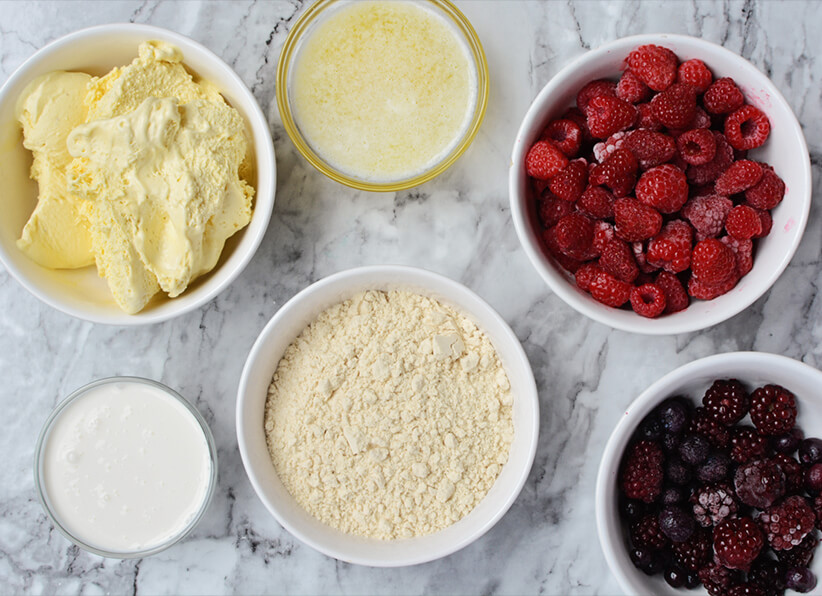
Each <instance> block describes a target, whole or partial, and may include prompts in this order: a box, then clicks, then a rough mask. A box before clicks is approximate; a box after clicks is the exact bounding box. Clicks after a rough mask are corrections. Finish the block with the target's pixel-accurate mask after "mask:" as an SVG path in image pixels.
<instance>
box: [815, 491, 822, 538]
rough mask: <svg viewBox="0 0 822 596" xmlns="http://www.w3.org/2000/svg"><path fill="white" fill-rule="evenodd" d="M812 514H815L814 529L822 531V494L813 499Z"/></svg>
mask: <svg viewBox="0 0 822 596" xmlns="http://www.w3.org/2000/svg"><path fill="white" fill-rule="evenodd" d="M813 512H814V513H815V514H816V527H817V529H820V530H822V494H820V495H816V496H815V497H814V499H813Z"/></svg>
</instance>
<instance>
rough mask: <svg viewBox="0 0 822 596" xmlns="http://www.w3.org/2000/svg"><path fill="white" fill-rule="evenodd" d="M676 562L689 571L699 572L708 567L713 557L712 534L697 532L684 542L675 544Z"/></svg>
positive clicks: (703, 531)
mask: <svg viewBox="0 0 822 596" xmlns="http://www.w3.org/2000/svg"><path fill="white" fill-rule="evenodd" d="M673 550H674V560H676V562H677V563H679V564H680V565H682V567H684V568H685V569H687V570H689V571H699V570H700V569H702V568H703V567H704V566H705V565H707V564H708V563H709V562H710V560H711V557H712V555H713V544H712V542H711V533H710V532H707V531H705V530H702V529H699V530H696V531H695V532H694V533H693V534H691V537H690V538H688V539H687V540H684V541H682V542H674V544H673Z"/></svg>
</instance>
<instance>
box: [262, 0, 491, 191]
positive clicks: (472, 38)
mask: <svg viewBox="0 0 822 596" xmlns="http://www.w3.org/2000/svg"><path fill="white" fill-rule="evenodd" d="M338 1H339V0H317V1H316V2H315V3H314V4H312V5H311V6H309V8H308V9H307V10H306V11H305V12H304V13H303V14H302V15H300V18H299V19H297V22H296V23H295V24H294V26H293V27H292V28H291V30H290V31H289V32H288V36H287V37H286V39H285V43H284V44H283V47H282V49H281V51H280V57H279V59H278V61H277V83H276V89H277V93H276V96H277V108H278V110H279V112H280V119H281V120H282V123H283V127H284V128H285V131H286V133H287V134H288V137H289V138H290V139H291V142H292V143H294V146H295V147H296V148H297V151H298V152H299V153H300V155H302V156H303V157H304V158H305V159H306V160H307V161H308V162H309V163H310V164H311V165H312V166H314V167H315V168H316V169H317V170H318V171H320V172H321V173H322V174H324V175H325V176H327V177H328V178H331V179H332V180H334V181H336V182H339V183H340V184H344V185H346V186H348V187H351V188H354V189H357V190H366V191H372V192H393V191H398V190H406V189H409V188H414V187H415V186H419V185H421V184H423V183H425V182H428V181H429V180H432V179H434V178H436V177H437V176H439V175H440V174H442V173H443V172H445V171H446V170H447V169H448V168H450V167H451V166H452V165H453V164H454V162H456V161H457V160H458V159H459V158H460V157H461V156H462V155H463V154H464V153H465V152H466V151H467V150H468V147H469V146H471V144H472V143H473V142H474V139H475V138H476V136H477V134H478V133H479V129H480V126H481V125H482V122H483V120H484V118H485V112H486V111H487V109H488V95H489V90H490V83H489V73H488V61H487V60H486V57H485V51H484V50H483V47H482V42H481V41H480V38H479V35H477V32H476V30H475V29H474V27H473V25H471V22H470V21H469V20H468V18H467V17H466V16H465V15H464V14H463V13H462V11H460V9H459V8H457V6H456V5H455V4H454V3H453V2H451V0H409V1H412V2H418V1H421V2H426V3H428V4H429V5H431V6H432V7H433V8H434V9H435V10H436V12H437V14H438V15H440V16H442V17H444V18H446V20H448V21H449V23H450V24H451V25H454V26H455V27H456V29H457V31H458V33H459V34H460V35H461V36H462V38H463V41H464V42H465V43H466V45H467V49H468V54H469V56H470V58H471V61H472V62H473V63H474V66H475V67H476V71H477V94H476V105H475V106H474V111H473V112H474V113H473V116H472V119H471V122H470V123H469V124H468V127H467V128H466V129H465V131H464V132H463V134H462V135H461V138H460V141H459V143H457V145H456V146H454V148H453V149H452V150H451V151H450V152H449V153H448V154H447V155H446V156H445V157H444V158H443V159H442V160H441V161H439V162H437V163H436V164H435V165H433V166H432V167H431V168H429V169H428V170H426V171H424V172H422V173H421V174H416V175H414V176H411V177H410V178H404V179H400V180H394V181H388V182H369V181H367V180H363V179H360V178H357V177H356V176H354V175H350V174H346V173H344V172H342V171H341V170H339V169H337V168H335V167H334V166H332V165H331V164H329V163H328V162H327V161H326V160H325V159H324V158H323V157H321V156H320V155H319V154H318V153H317V152H316V151H314V150H313V149H312V148H311V146H310V145H309V143H308V141H306V140H305V138H304V137H303V135H302V134H301V133H300V130H299V127H298V126H297V124H296V121H295V119H294V115H293V113H292V110H291V102H290V100H289V93H288V80H289V73H290V72H291V70H292V69H291V62H293V59H295V58H296V50H297V46H298V45H299V44H300V42H301V41H302V39H303V33H305V32H306V30H307V29H308V28H309V27H310V25H311V24H312V23H313V22H314V21H315V19H317V18H320V17H321V15H322V13H323V12H324V11H325V10H326V9H328V8H331V7H332V6H333V5H334V4H336V3H337V2H338Z"/></svg>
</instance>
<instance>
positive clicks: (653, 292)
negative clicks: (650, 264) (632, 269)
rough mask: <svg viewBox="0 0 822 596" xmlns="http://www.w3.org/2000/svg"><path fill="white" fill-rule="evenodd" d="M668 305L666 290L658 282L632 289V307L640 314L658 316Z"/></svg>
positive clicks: (650, 316) (650, 317)
mask: <svg viewBox="0 0 822 596" xmlns="http://www.w3.org/2000/svg"><path fill="white" fill-rule="evenodd" d="M666 306H667V304H666V302H665V292H663V291H662V288H660V287H659V286H657V285H656V284H650V283H649V284H642V285H641V286H637V287H635V288H633V289H632V290H631V308H633V309H634V312H635V313H636V314H638V315H640V316H643V317H648V318H649V319H653V318H656V317H658V316H659V315H661V314H662V313H663V312H665V307H666Z"/></svg>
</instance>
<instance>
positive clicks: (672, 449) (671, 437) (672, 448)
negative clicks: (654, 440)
mask: <svg viewBox="0 0 822 596" xmlns="http://www.w3.org/2000/svg"><path fill="white" fill-rule="evenodd" d="M681 441H682V435H675V434H674V433H665V434H663V435H662V440H661V443H662V448H663V449H665V451H666V452H668V453H676V452H677V451H679V443H680V442H681Z"/></svg>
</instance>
